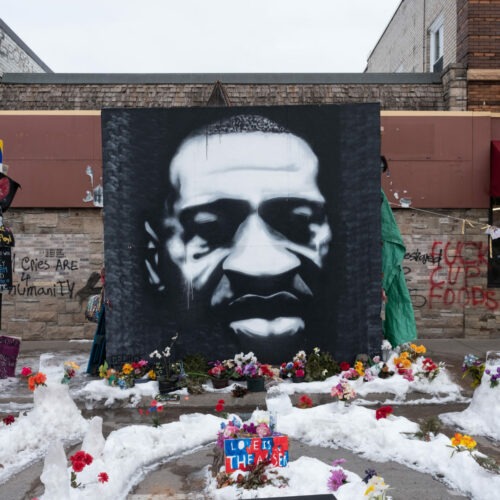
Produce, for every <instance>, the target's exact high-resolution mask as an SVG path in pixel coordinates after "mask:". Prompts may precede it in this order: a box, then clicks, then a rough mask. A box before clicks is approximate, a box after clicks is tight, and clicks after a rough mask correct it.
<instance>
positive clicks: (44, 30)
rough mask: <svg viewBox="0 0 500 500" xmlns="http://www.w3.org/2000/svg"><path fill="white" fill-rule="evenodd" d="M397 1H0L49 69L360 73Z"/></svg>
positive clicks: (10, 22) (1, 8)
mask: <svg viewBox="0 0 500 500" xmlns="http://www.w3.org/2000/svg"><path fill="white" fill-rule="evenodd" d="M399 3H400V0H246V1H243V0H175V1H173V0H143V1H142V2H141V1H137V0H45V1H41V0H0V17H1V18H2V19H3V21H4V22H5V23H7V25H9V27H10V28H11V29H12V30H13V31H14V32H15V33H16V34H17V35H18V36H19V37H20V38H21V39H22V40H23V41H24V42H25V43H26V44H27V45H28V46H29V47H30V48H31V49H32V50H33V51H34V52H35V53H36V54H37V55H38V56H39V57H40V58H41V59H42V60H43V61H44V62H45V63H46V64H47V65H48V66H49V67H50V68H51V69H52V70H53V71H54V72H56V73H216V72H235V73H243V72H249V73H258V72H273V73H279V72H297V73H300V72H302V73H309V72H331V73H351V72H352V73H356V72H362V71H363V70H364V69H365V66H366V60H367V58H368V55H369V53H370V51H371V50H372V49H373V47H374V46H375V44H376V43H377V41H378V39H379V37H380V35H381V34H382V33H383V31H384V29H385V27H386V26H387V23H388V22H389V20H390V19H391V16H392V14H393V13H394V12H395V10H396V8H397V6H398V5H399Z"/></svg>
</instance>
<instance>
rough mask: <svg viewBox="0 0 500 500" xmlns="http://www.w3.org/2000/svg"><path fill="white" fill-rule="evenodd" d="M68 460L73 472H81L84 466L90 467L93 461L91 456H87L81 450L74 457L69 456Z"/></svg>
mask: <svg viewBox="0 0 500 500" xmlns="http://www.w3.org/2000/svg"><path fill="white" fill-rule="evenodd" d="M69 459H70V460H71V463H72V465H73V469H74V471H75V472H81V471H82V470H83V468H84V467H85V466H86V465H90V464H91V463H92V461H93V458H92V455H89V454H88V453H86V452H84V451H83V450H80V451H77V452H76V453H75V454H74V455H71V457H69ZM76 464H78V465H76ZM80 464H81V468H80ZM77 467H78V468H79V470H77Z"/></svg>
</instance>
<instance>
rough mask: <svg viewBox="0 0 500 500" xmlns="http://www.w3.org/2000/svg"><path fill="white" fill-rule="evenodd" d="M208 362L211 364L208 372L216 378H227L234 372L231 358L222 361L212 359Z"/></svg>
mask: <svg viewBox="0 0 500 500" xmlns="http://www.w3.org/2000/svg"><path fill="white" fill-rule="evenodd" d="M209 364H211V365H213V366H212V368H210V370H208V374H209V375H210V376H211V377H212V378H216V379H229V378H231V377H232V376H233V374H234V368H235V366H236V365H235V363H234V360H232V359H225V360H224V361H213V362H210V363H209Z"/></svg>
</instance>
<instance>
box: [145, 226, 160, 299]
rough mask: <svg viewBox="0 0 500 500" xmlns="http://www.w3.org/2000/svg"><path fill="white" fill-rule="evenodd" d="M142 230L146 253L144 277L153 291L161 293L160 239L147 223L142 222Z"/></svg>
mask: <svg viewBox="0 0 500 500" xmlns="http://www.w3.org/2000/svg"><path fill="white" fill-rule="evenodd" d="M144 230H145V232H146V253H145V257H144V265H145V267H146V276H147V278H148V282H149V284H150V285H151V286H152V287H153V288H154V289H155V290H157V291H158V292H163V291H164V290H165V285H164V284H163V283H162V281H161V279H160V273H159V252H160V239H159V238H158V234H157V233H156V231H155V230H154V229H153V227H152V226H151V224H150V223H149V221H145V222H144Z"/></svg>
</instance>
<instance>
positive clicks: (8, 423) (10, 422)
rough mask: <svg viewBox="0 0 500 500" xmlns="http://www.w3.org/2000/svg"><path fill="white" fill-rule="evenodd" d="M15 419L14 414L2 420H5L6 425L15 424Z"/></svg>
mask: <svg viewBox="0 0 500 500" xmlns="http://www.w3.org/2000/svg"><path fill="white" fill-rule="evenodd" d="M14 420H15V418H14V416H13V415H7V416H6V417H4V418H3V419H2V421H3V423H4V424H5V425H10V424H13V423H14Z"/></svg>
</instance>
